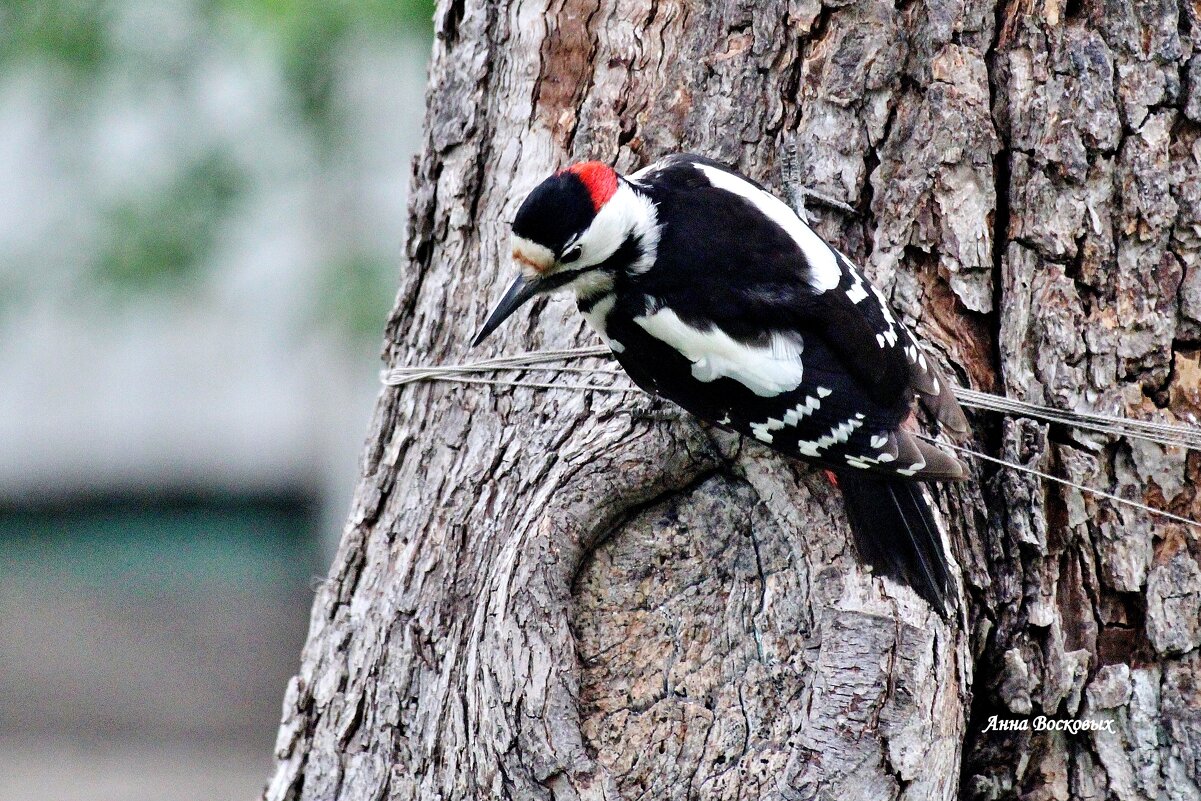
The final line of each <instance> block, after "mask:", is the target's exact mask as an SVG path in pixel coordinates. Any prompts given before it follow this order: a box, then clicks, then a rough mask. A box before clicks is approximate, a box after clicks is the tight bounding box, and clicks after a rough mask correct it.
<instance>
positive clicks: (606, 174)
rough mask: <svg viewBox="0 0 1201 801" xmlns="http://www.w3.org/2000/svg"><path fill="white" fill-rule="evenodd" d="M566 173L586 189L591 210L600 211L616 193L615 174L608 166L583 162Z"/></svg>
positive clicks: (569, 168) (595, 162) (572, 166)
mask: <svg viewBox="0 0 1201 801" xmlns="http://www.w3.org/2000/svg"><path fill="white" fill-rule="evenodd" d="M567 171H568V172H570V173H574V174H575V175H576V177H578V178H579V179H580V180H581V181H583V182H584V186H586V187H587V188H588V195H589V197H591V198H592V208H594V209H595V210H596V211H600V210H601V206H603V205H605V204H606V203H608V202H609V198H611V197H613V195H614V193H616V192H617V173H615V172H613V168H612V167H610V166H609V165H608V164H602V163H601V162H599V161H585V162H581V163H580V164H573V165H571V166H570V167H568V168H567Z"/></svg>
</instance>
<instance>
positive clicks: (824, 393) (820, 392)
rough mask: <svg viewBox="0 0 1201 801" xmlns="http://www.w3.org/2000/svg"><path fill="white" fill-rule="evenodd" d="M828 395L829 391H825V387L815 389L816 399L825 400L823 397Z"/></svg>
mask: <svg viewBox="0 0 1201 801" xmlns="http://www.w3.org/2000/svg"><path fill="white" fill-rule="evenodd" d="M829 394H830V390H828V389H826V388H825V387H818V388H817V397H819V398H825V397H827V396H829Z"/></svg>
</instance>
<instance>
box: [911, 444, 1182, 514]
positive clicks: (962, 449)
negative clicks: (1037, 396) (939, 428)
mask: <svg viewBox="0 0 1201 801" xmlns="http://www.w3.org/2000/svg"><path fill="white" fill-rule="evenodd" d="M917 437H918V438H919V439H924V440H925V441H926V442H930V443H933V444H935V445H941V446H943V447H947V448H951V449H952V450H955V451H959V452H960V453H963V454H966V455H968V456H972V457H974V458H976V459H983V460H984V461H986V462H992V463H993V464H996V465H1000V466H1002V467H1008V468H1010V469H1012V470H1017V471H1019V472H1022V473H1028V474H1030V475H1032V476H1037V477H1039V478H1041V479H1044V480H1046V481H1054V482H1055V483H1056V484H1063V485H1064V486H1067V487H1074V488H1075V489H1078V490H1080V491H1081V492H1087V493H1089V494H1090V495H1096V496H1097V497H1100V498H1106V499H1108V500H1111V501H1113V502H1114V503H1119V504H1122V505H1123V506H1130V507H1133V508H1135V509H1141V510H1142V511H1144V512H1149V513H1151V514H1153V515H1158V516H1160V517H1165V518H1167V519H1168V520H1175V521H1176V522H1177V523H1184V524H1185V525H1186V526H1192V527H1194V528H1197V529H1201V523H1199V522H1197V521H1196V520H1190V519H1189V518H1187V517H1181V516H1180V515H1176V514H1172V513H1171V512H1166V511H1164V510H1163V509H1156V508H1155V507H1154V506H1148V505H1147V504H1145V503H1139V502H1138V501H1132V500H1129V499H1127V498H1122V497H1120V496H1118V495H1114V494H1113V493H1111V492H1106V491H1105V490H1099V489H1097V488H1095V487H1088V486H1085V485H1084V484H1077V483H1076V482H1075V481H1070V480H1068V479H1066V478H1060V477H1059V476H1053V475H1051V474H1050V473H1044V472H1043V471H1041V470H1036V469H1034V468H1033V467H1026V466H1025V465H1021V464H1017V463H1015V462H1008V461H1006V460H1004V459H998V458H996V457H995V456H989V455H988V454H986V453H980V452H979V451H974V450H972V449H971V448H965V447H963V446H962V445H955V444H954V443H950V442H941V441H939V440H936V439H934V437H930V436H927V435H925V434H917Z"/></svg>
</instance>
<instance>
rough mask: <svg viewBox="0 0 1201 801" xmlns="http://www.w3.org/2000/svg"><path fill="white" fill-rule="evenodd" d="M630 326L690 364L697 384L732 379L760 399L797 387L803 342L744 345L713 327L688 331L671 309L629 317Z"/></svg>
mask: <svg viewBox="0 0 1201 801" xmlns="http://www.w3.org/2000/svg"><path fill="white" fill-rule="evenodd" d="M634 322H635V323H637V324H638V325H639V326H641V327H642V329H643V330H645V331H646V332H647V333H648V334H650V335H651V336H653V337H654V338H655V339H658V340H659V341H660V342H664V343H666V344H668V345H670V346H671V347H673V348H675V349H676V350H677V351H679V352H680V353H681V354H682V355H683V356H684V358H686V359H688V361H690V362H692V377H693V378H695V379H696V380H697V381H704V382H709V381H716V380H717V379H718V378H732V379H733V380H735V381H737V382H738V383H740V384H742V385H743V386H745V387H746V388H747V389H749V390H750V391H751V392H754V393H755V394H756V395H759V396H760V397H764V398H769V397H772V396H775V395H779V394H781V393H783V392H790V391H792V390H794V389H796V388H797V387H799V386H800V385H801V378H802V376H803V371H804V367H803V365H802V364H801V353H802V351H803V349H804V343H803V342H802V341H801V340H800V338H799V337H785V336H784V335H782V334H772V337H771V341H770V343H769V344H767V345H748V344H745V343H742V342H739V341H738V340H736V339H734V338H733V337H731V336H730V335H729V334H727V333H725V332H724V331H722V330H721V329H719V328H717V327H713V328H710V329H709V330H707V331H702V330H700V329H698V328H693V327H692V326H690V325H688V324H687V323H685V322H684V321H683V320H681V319H680V318H679V316H678V315H677V314H676V313H675V312H674V311H672V310H671V309H659V310H658V311H656V312H654V313H652V314H648V315H645V316H641V317H635V318H634Z"/></svg>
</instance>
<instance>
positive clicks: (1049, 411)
mask: <svg viewBox="0 0 1201 801" xmlns="http://www.w3.org/2000/svg"><path fill="white" fill-rule="evenodd" d="M608 355H610V351H609V349H608V348H607V347H605V346H603V345H601V346H594V347H587V348H566V349H562V350H549V351H527V352H524V353H515V354H513V355H510V356H498V357H495V358H492V359H485V360H483V361H479V362H468V363H464V364H444V365H422V366H417V367H393V368H391V369H389V370H384V371H382V372H381V374H380V378H381V380H382V381H383V383H385V384H387V385H388V386H401V385H403V384H410V383H413V382H416V381H448V382H453V383H460V384H482V385H489V386H501V387H526V388H528V389H547V390H549V389H566V390H575V391H583V392H611V393H620V394H627V393H640V392H641V390H639V389H638V388H637V387H622V386H612V385H601V384H565V383H559V382H555V383H550V382H542V381H529V380H522V379H505V378H482V377H478V376H470V375H467V374H470V373H486V372H505V371H522V372H558V373H573V374H583V375H592V374H596V375H611V376H618V375H622V371H621V370H613V369H608V368H603V367H566V366H562V365H560V366H556V367H545V366H542V365H545V364H548V363H551V362H557V361H570V360H572V359H581V358H593V357H602V356H608ZM955 396H956V398H957V399H958V400H959V401H960V402H962V403H963V405H965V406H968V407H970V408H976V409H983V410H986V411H994V412H1000V413H1004V414H1015V415H1019V416H1025V417H1032V418H1035V419H1038V420H1043V421H1046V422H1051V423H1062V424H1064V425H1068V426H1071V427H1073V428H1079V429H1083V430H1087V431H1095V432H1099V433H1104V434H1113V435H1117V436H1122V437H1130V438H1135V439H1142V440H1147V441H1149V442H1155V443H1157V444H1160V445H1167V446H1178V447H1184V448H1188V449H1192V450H1201V430H1199V429H1195V428H1191V427H1189V426H1183V425H1175V424H1171V423H1155V422H1150V421H1146V420H1131V419H1129V418H1125V417H1117V416H1114V415H1104V414H1095V413H1092V412H1073V411H1067V410H1063V409H1054V408H1051V407H1048V406H1041V405H1038V404H1033V403H1028V402H1026V401H1020V400H1016V399H1014V398H1007V397H1004V396H1000V395H992V394H989V393H986V392H976V391H975V390H971V389H964V388H962V387H956V388H955ZM917 436H918V437H920V438H921V439H924V440H926V441H927V442H930V443H933V444H935V445H941V446H943V447H947V448H951V449H952V450H955V451H958V452H960V453H962V454H965V455H967V456H971V457H973V458H976V459H982V460H984V461H986V462H991V463H993V464H996V465H1000V466H1001V467H1008V468H1010V469H1012V470H1017V471H1019V472H1022V473H1027V474H1029V475H1032V476H1037V477H1038V478H1041V479H1043V480H1045V481H1051V482H1054V483H1056V484H1062V485H1064V486H1068V487H1072V488H1074V489H1078V490H1080V491H1081V492H1086V493H1089V494H1090V495H1094V496H1096V497H1099V498H1105V499H1107V500H1110V501H1113V502H1114V503H1118V504H1121V505H1124V506H1129V507H1131V508H1134V509H1139V510H1141V511H1144V512H1147V513H1149V514H1153V515H1158V516H1159V517H1163V518H1166V519H1168V520H1174V521H1176V522H1178V523H1183V524H1185V525H1187V526H1193V527H1196V528H1199V529H1201V523H1199V522H1197V521H1195V520H1190V519H1188V518H1187V517H1181V516H1180V515H1176V514H1173V513H1171V512H1166V511H1164V510H1163V509H1156V508H1155V507H1153V506H1148V505H1146V504H1143V503H1139V502H1137V501H1131V500H1128V499H1126V498H1122V497H1119V496H1117V495H1114V494H1113V493H1110V492H1105V491H1104V490H1099V489H1096V488H1094V487H1089V486H1086V485H1084V484H1077V483H1076V482H1074V481H1070V480H1068V479H1064V478H1060V477H1058V476H1053V475H1051V474H1050V473H1044V472H1043V471H1041V470H1036V469H1034V468H1032V467H1026V466H1025V465H1020V464H1016V463H1013V462H1008V461H1006V460H1004V459H998V458H996V457H995V456H989V455H988V454H984V453H980V452H978V451H974V450H971V449H970V448H965V447H963V446H962V445H956V444H954V443H950V442H942V441H939V440H936V439H934V438H933V437H930V436H927V435H925V434H920V433H919V434H917Z"/></svg>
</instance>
